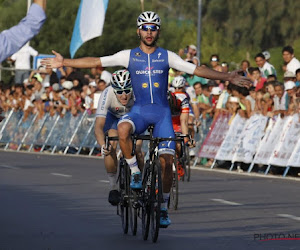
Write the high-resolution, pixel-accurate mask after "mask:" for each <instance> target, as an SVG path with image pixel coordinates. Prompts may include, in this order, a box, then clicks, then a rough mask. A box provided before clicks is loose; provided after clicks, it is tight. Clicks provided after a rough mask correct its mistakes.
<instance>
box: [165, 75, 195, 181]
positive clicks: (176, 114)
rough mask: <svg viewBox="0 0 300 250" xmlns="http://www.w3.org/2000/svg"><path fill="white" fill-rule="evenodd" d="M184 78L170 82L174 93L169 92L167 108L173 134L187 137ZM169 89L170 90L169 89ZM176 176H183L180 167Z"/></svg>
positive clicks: (177, 150)
mask: <svg viewBox="0 0 300 250" xmlns="http://www.w3.org/2000/svg"><path fill="white" fill-rule="evenodd" d="M185 82H186V81H185V78H184V77H183V76H176V77H175V78H174V79H173V81H172V87H173V88H174V91H172V90H169V97H168V100H169V106H170V109H171V113H172V124H173V129H174V132H175V133H181V134H183V135H188V133H189V127H188V121H189V113H190V105H189V97H188V95H187V93H185V91H184V86H185ZM170 89H171V88H170ZM188 142H189V137H184V143H185V144H186V143H188ZM180 152H181V144H180V143H177V145H176V154H177V155H181V153H180ZM178 175H179V177H182V176H183V175H184V170H183V168H182V166H181V165H178Z"/></svg>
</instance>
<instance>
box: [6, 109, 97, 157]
mask: <svg viewBox="0 0 300 250" xmlns="http://www.w3.org/2000/svg"><path fill="white" fill-rule="evenodd" d="M3 115H4V116H5V117H6V118H5V119H4V120H3V121H2V122H1V123H0V148H2V149H4V150H16V151H28V152H31V151H33V150H34V151H37V152H45V151H47V152H50V153H51V154H54V153H57V152H58V153H62V154H89V155H92V154H93V153H94V151H95V149H96V148H97V147H98V145H97V141H96V139H95V136H94V126H95V115H94V114H89V113H88V112H87V111H85V112H83V113H78V114H76V115H73V114H71V113H70V112H67V113H66V114H65V115H64V116H61V115H60V114H57V113H56V114H54V115H51V114H50V113H46V114H45V115H44V116H43V117H42V118H39V117H38V115H37V114H31V115H29V116H28V117H27V118H26V117H25V116H24V113H23V112H22V111H13V110H10V111H8V112H6V113H4V114H3ZM83 149H84V150H83Z"/></svg>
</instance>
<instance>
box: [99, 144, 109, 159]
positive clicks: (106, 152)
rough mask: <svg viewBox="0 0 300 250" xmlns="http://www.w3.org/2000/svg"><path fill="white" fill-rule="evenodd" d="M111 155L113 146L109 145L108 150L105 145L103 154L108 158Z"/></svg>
mask: <svg viewBox="0 0 300 250" xmlns="http://www.w3.org/2000/svg"><path fill="white" fill-rule="evenodd" d="M110 153H111V145H109V146H108V148H105V145H102V147H101V154H102V155H104V156H107V155H110Z"/></svg>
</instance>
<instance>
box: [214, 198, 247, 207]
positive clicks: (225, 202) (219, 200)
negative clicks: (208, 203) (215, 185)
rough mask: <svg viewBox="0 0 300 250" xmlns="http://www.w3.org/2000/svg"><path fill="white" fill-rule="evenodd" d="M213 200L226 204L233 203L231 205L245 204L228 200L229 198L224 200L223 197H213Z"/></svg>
mask: <svg viewBox="0 0 300 250" xmlns="http://www.w3.org/2000/svg"><path fill="white" fill-rule="evenodd" d="M211 200H212V201H216V202H220V203H223V204H226V205H231V206H241V205H243V204H241V203H237V202H233V201H227V200H223V199H211Z"/></svg>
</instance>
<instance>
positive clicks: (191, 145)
mask: <svg viewBox="0 0 300 250" xmlns="http://www.w3.org/2000/svg"><path fill="white" fill-rule="evenodd" d="M189 146H190V148H194V147H196V141H195V140H194V139H190V141H189Z"/></svg>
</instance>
